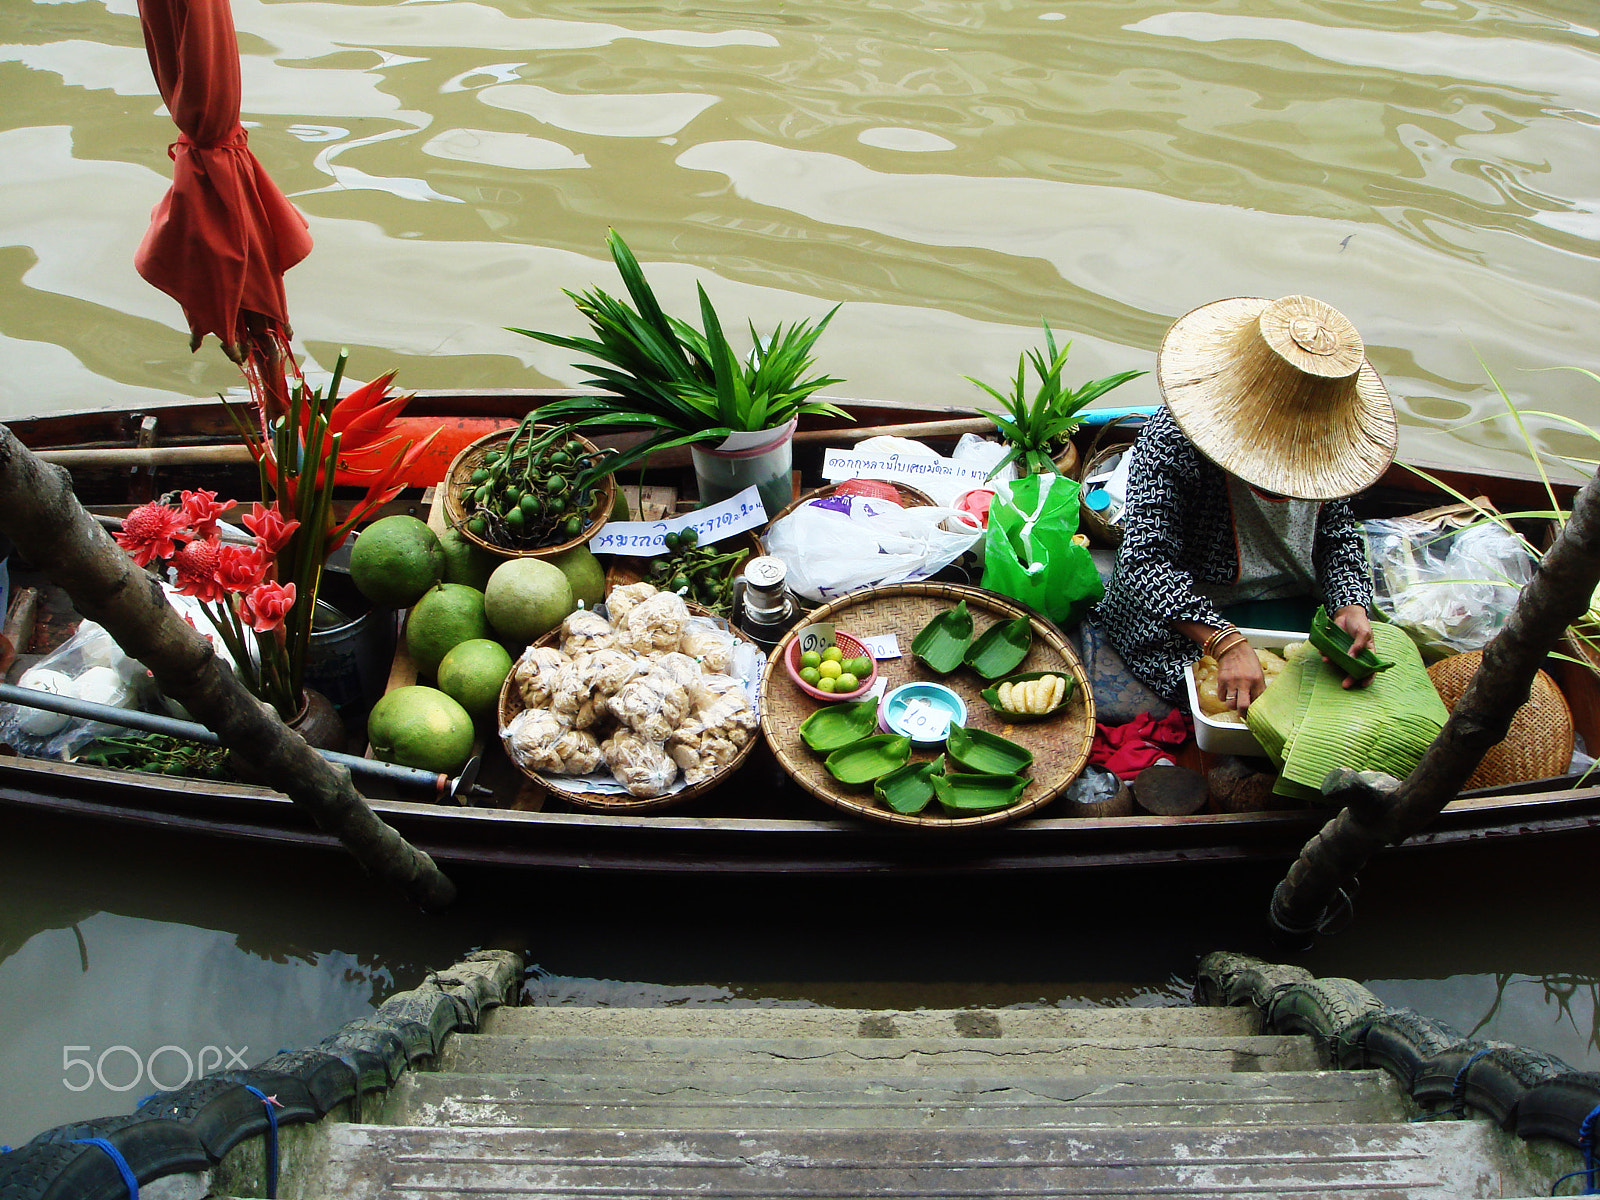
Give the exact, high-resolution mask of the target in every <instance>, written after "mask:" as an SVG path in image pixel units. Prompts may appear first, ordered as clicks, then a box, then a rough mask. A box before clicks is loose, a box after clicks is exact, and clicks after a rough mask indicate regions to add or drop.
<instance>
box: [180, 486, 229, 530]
mask: <svg viewBox="0 0 1600 1200" xmlns="http://www.w3.org/2000/svg"><path fill="white" fill-rule="evenodd" d="M236 503H237V501H234V500H223V501H222V502H220V503H219V502H218V501H217V494H216V493H215V492H205V491H200V492H184V493H183V515H184V516H186V517H188V518H189V524H191V525H193V526H194V532H195V535H196V536H197V537H202V538H209V537H215V536H216V533H217V518H218V517H220V516H221V515H222V514H223V513H225V512H227V511H228V510H229V509H230V508H232V507H233V506H234V504H236Z"/></svg>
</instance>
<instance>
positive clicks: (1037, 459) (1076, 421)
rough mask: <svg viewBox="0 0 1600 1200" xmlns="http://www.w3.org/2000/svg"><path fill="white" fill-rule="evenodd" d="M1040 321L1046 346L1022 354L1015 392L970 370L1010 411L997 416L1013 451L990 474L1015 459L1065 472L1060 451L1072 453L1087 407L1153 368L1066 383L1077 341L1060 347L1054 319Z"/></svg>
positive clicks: (1028, 470)
mask: <svg viewBox="0 0 1600 1200" xmlns="http://www.w3.org/2000/svg"><path fill="white" fill-rule="evenodd" d="M1040 323H1041V324H1042V325H1043V326H1044V350H1043V351H1040V350H1038V349H1033V350H1028V351H1025V352H1024V353H1022V354H1020V355H1018V356H1017V377H1016V379H1015V380H1013V381H1012V385H1011V391H1010V393H1009V394H1007V393H1004V392H1001V391H1000V390H998V389H997V388H994V387H991V386H990V385H989V384H987V383H984V382H983V381H982V380H981V379H973V378H972V376H970V375H968V376H967V379H968V380H969V381H970V382H972V383H975V384H977V385H978V386H979V387H981V388H982V389H983V390H984V391H986V392H988V393H989V394H990V395H991V396H993V397H994V398H995V399H996V400H998V401H1000V404H1001V405H1002V406H1003V407H1004V409H1005V414H1004V415H1001V414H999V413H996V414H993V415H992V416H991V420H993V421H994V427H995V429H996V430H998V431H999V433H1000V438H1001V441H1003V442H1004V443H1005V444H1006V446H1007V451H1006V456H1005V457H1004V458H1002V459H1001V460H1000V461H999V462H998V463H996V464H995V468H994V470H992V471H990V472H989V478H990V479H993V478H994V477H995V476H996V475H998V474H999V473H1000V472H1001V471H1003V470H1004V469H1005V468H1006V467H1007V466H1009V465H1010V464H1011V463H1013V462H1015V463H1018V464H1019V465H1020V467H1021V469H1022V471H1023V473H1024V474H1029V475H1042V474H1050V473H1054V474H1058V475H1059V474H1061V470H1062V464H1061V463H1060V462H1059V461H1058V456H1061V457H1066V455H1067V453H1068V452H1069V451H1070V450H1071V446H1072V435H1073V433H1074V432H1075V431H1076V430H1077V428H1078V426H1079V425H1081V424H1082V423H1083V417H1082V415H1081V414H1082V412H1083V410H1084V409H1085V408H1087V407H1088V406H1089V405H1090V403H1092V402H1093V401H1095V400H1098V399H1099V398H1100V397H1101V396H1103V395H1105V394H1106V393H1107V392H1109V391H1110V390H1111V389H1112V388H1115V387H1121V386H1122V385H1123V384H1125V383H1127V382H1128V380H1130V379H1137V378H1138V377H1139V376H1140V375H1144V374H1147V372H1145V371H1120V372H1118V373H1117V374H1115V375H1108V376H1106V377H1105V378H1104V379H1092V380H1090V381H1089V382H1088V383H1085V384H1083V385H1082V386H1081V387H1078V388H1073V389H1069V388H1067V387H1066V385H1065V384H1063V383H1062V380H1061V372H1062V369H1063V368H1064V367H1065V366H1066V365H1067V354H1068V352H1069V351H1071V349H1072V343H1071V342H1068V343H1067V344H1066V345H1065V346H1062V347H1061V348H1060V349H1059V350H1057V349H1056V339H1055V334H1054V333H1053V332H1052V331H1051V329H1050V322H1049V321H1041V322H1040ZM1029 362H1032V363H1033V369H1034V373H1035V374H1037V375H1038V377H1039V383H1038V387H1037V388H1036V389H1035V390H1034V392H1033V395H1032V396H1030V395H1029V394H1028V381H1027V370H1028V363H1029ZM1073 461H1075V458H1074V459H1073ZM1068 469H1069V470H1070V464H1069V465H1068Z"/></svg>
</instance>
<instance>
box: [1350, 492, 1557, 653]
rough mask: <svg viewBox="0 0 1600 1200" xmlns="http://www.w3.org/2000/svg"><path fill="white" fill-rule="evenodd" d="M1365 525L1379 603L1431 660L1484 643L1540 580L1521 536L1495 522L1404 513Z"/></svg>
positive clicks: (1368, 556) (1481, 645) (1363, 526)
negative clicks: (1459, 524) (1446, 521)
mask: <svg viewBox="0 0 1600 1200" xmlns="http://www.w3.org/2000/svg"><path fill="white" fill-rule="evenodd" d="M1362 530H1363V532H1364V533H1365V534H1366V539H1367V559H1368V562H1369V564H1370V566H1371V570H1372V583H1373V596H1374V600H1375V601H1376V603H1377V606H1378V608H1379V609H1380V610H1381V611H1382V613H1383V614H1384V616H1386V617H1388V618H1389V620H1390V621H1392V622H1394V623H1395V624H1396V625H1399V626H1400V627H1401V628H1403V629H1404V630H1405V631H1406V632H1407V633H1408V634H1410V635H1411V638H1412V640H1413V641H1415V642H1416V643H1417V645H1418V647H1419V648H1420V649H1421V651H1422V656H1423V658H1424V659H1425V660H1427V661H1429V662H1432V661H1434V660H1436V659H1440V658H1444V657H1446V656H1447V655H1450V654H1460V653H1462V652H1464V651H1467V650H1480V649H1482V648H1483V647H1484V645H1486V644H1487V643H1488V641H1489V639H1490V638H1492V637H1494V635H1495V634H1497V633H1499V632H1500V629H1501V627H1502V626H1504V625H1505V622H1506V618H1507V617H1508V616H1509V615H1510V613H1511V609H1512V607H1513V606H1514V605H1515V604H1516V602H1517V597H1518V596H1519V595H1520V594H1521V592H1522V589H1523V587H1524V586H1525V585H1526V584H1527V583H1528V581H1529V580H1530V579H1532V578H1533V571H1534V567H1535V565H1536V563H1535V561H1534V558H1533V556H1532V555H1531V554H1529V553H1528V550H1527V547H1526V546H1525V545H1524V544H1523V542H1522V540H1521V539H1520V538H1518V537H1517V536H1516V535H1515V534H1513V533H1509V532H1507V531H1506V530H1504V529H1502V528H1500V527H1499V526H1498V525H1496V524H1494V523H1493V522H1492V521H1484V522H1480V523H1478V524H1474V525H1469V526H1467V527H1466V528H1464V529H1454V528H1450V527H1449V526H1447V525H1441V524H1439V523H1435V522H1429V521H1419V520H1416V519H1414V518H1409V517H1399V518H1395V519H1392V520H1382V521H1367V522H1365V523H1364V524H1363V525H1362Z"/></svg>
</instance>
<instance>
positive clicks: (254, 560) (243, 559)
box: [216, 543, 269, 592]
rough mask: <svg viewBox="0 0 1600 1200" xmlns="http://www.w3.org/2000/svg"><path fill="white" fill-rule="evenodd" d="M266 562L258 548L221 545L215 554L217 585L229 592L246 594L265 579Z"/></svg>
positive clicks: (264, 555) (264, 556) (266, 559)
mask: <svg viewBox="0 0 1600 1200" xmlns="http://www.w3.org/2000/svg"><path fill="white" fill-rule="evenodd" d="M268 561H269V560H268V558H267V556H266V554H265V553H263V552H262V550H261V548H260V547H259V546H237V545H230V544H228V543H223V544H222V546H221V548H220V550H219V551H218V553H217V569H216V580H217V583H218V585H219V586H221V587H222V588H224V589H226V590H227V591H230V592H248V591H249V590H250V589H251V588H253V587H255V586H256V584H258V583H260V582H261V581H262V580H263V579H265V578H266V575H267V563H268Z"/></svg>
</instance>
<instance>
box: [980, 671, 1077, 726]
mask: <svg viewBox="0 0 1600 1200" xmlns="http://www.w3.org/2000/svg"><path fill="white" fill-rule="evenodd" d="M1066 692H1067V681H1066V680H1065V679H1063V678H1062V677H1061V676H1059V675H1041V676H1040V677H1039V678H1038V679H1024V680H1021V681H1020V682H1017V683H1012V682H1009V681H1008V682H1006V683H1002V684H1001V685H1000V687H999V688H998V689H997V690H996V692H995V698H996V699H997V700H999V701H1000V707H1001V708H1003V709H1005V710H1006V711H1007V712H1014V713H1025V714H1027V715H1029V716H1036V715H1038V714H1041V713H1047V712H1049V711H1050V710H1051V709H1053V708H1054V707H1055V706H1056V705H1058V704H1060V703H1061V700H1062V697H1064V696H1065V695H1066Z"/></svg>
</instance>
